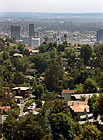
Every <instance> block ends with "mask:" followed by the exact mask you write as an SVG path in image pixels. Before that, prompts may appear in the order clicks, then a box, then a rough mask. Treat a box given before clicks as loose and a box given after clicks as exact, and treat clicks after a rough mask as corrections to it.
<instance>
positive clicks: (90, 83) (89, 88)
mask: <svg viewBox="0 0 103 140" xmlns="http://www.w3.org/2000/svg"><path fill="white" fill-rule="evenodd" d="M84 91H86V92H88V93H96V92H97V86H96V83H95V81H94V80H93V79H92V78H87V79H86V81H85V83H84Z"/></svg>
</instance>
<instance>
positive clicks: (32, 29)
mask: <svg viewBox="0 0 103 140" xmlns="http://www.w3.org/2000/svg"><path fill="white" fill-rule="evenodd" d="M29 37H34V24H29Z"/></svg>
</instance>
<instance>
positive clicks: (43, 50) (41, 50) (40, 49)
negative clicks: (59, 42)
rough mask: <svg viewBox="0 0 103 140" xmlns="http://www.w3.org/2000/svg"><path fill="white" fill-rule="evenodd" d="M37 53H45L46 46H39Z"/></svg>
mask: <svg viewBox="0 0 103 140" xmlns="http://www.w3.org/2000/svg"><path fill="white" fill-rule="evenodd" d="M39 51H40V53H44V52H46V44H41V45H40V46H39Z"/></svg>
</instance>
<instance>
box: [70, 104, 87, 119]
mask: <svg viewBox="0 0 103 140" xmlns="http://www.w3.org/2000/svg"><path fill="white" fill-rule="evenodd" d="M69 108H70V111H71V114H72V116H73V118H74V120H75V121H80V116H81V115H86V114H88V113H89V106H88V105H81V104H78V105H71V106H70V107H69Z"/></svg>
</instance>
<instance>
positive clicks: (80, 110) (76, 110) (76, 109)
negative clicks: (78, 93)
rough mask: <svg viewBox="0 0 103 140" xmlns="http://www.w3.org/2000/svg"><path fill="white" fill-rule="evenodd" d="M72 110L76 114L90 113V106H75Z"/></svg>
mask: <svg viewBox="0 0 103 140" xmlns="http://www.w3.org/2000/svg"><path fill="white" fill-rule="evenodd" d="M70 108H71V109H72V110H73V111H74V112H85V109H86V112H89V106H88V105H74V106H70Z"/></svg>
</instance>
